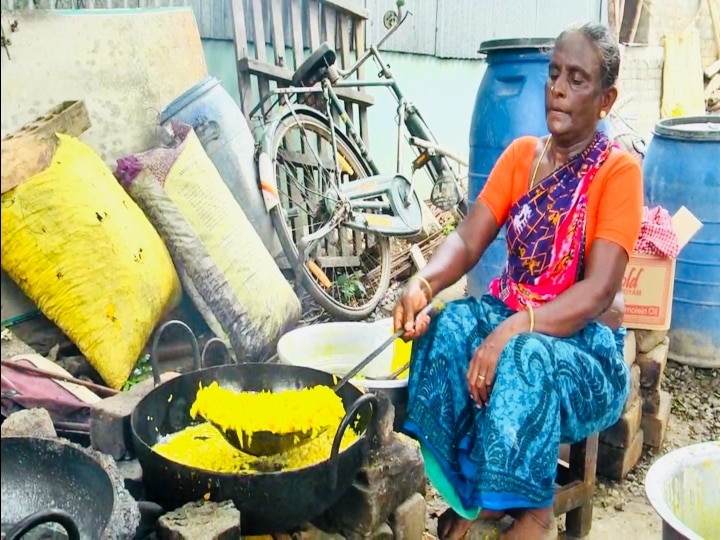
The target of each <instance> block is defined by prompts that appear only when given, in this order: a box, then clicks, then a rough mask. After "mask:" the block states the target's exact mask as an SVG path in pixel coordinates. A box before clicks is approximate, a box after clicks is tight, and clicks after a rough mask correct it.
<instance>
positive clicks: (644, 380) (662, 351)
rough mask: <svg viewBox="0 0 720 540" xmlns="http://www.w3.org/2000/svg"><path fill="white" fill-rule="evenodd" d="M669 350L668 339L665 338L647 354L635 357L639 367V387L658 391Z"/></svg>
mask: <svg viewBox="0 0 720 540" xmlns="http://www.w3.org/2000/svg"><path fill="white" fill-rule="evenodd" d="M669 348H670V339H669V338H667V337H666V338H665V339H664V340H663V341H662V342H661V343H659V344H658V345H656V346H655V347H653V348H652V349H650V350H649V351H648V352H646V353H640V354H638V355H637V360H636V361H637V364H638V365H639V366H640V386H641V387H642V388H645V389H648V390H652V389H655V390H659V389H660V383H661V382H662V376H663V372H664V371H665V365H666V364H667V357H668V350H669Z"/></svg>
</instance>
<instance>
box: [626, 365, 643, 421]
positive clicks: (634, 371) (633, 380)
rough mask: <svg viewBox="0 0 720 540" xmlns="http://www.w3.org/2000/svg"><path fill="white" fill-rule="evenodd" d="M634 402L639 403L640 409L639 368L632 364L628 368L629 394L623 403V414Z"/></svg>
mask: <svg viewBox="0 0 720 540" xmlns="http://www.w3.org/2000/svg"><path fill="white" fill-rule="evenodd" d="M636 401H639V402H640V407H641V408H642V397H641V396H640V366H638V365H637V364H633V365H632V366H631V367H630V393H629V394H628V397H627V401H626V402H625V408H624V409H623V414H624V413H626V412H627V411H628V410H629V409H630V408H631V407H632V406H633V404H634V403H635V402H636Z"/></svg>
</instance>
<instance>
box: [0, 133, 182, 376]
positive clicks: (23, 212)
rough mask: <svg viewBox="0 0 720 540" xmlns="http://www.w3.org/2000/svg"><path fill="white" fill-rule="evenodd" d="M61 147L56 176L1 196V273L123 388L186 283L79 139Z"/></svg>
mask: <svg viewBox="0 0 720 540" xmlns="http://www.w3.org/2000/svg"><path fill="white" fill-rule="evenodd" d="M58 139H59V145H58V148H57V150H56V151H55V154H54V155H53V157H52V161H51V162H50V165H49V167H48V168H47V169H45V170H44V171H42V172H40V173H39V174H36V175H34V176H32V177H31V178H29V179H28V180H26V181H24V182H22V183H20V184H19V185H17V186H16V187H15V188H13V189H12V190H10V191H8V192H7V193H5V194H3V196H2V267H3V268H4V269H5V271H6V272H7V273H8V274H9V275H10V277H11V278H12V279H13V281H15V282H16V283H17V284H18V285H19V286H20V288H21V289H22V290H23V292H24V293H25V294H26V295H27V296H28V297H29V298H30V299H31V300H33V301H34V302H35V303H36V304H37V306H38V307H39V308H40V310H41V311H42V312H43V313H44V314H45V316H47V317H48V318H49V319H51V320H52V321H53V322H55V324H57V325H58V327H59V328H60V329H61V330H62V331H63V332H65V334H66V335H67V336H68V337H69V338H70V339H71V340H72V341H73V342H74V343H75V345H77V347H78V349H80V351H81V352H82V354H83V355H84V356H85V357H86V358H87V360H88V362H89V363H90V364H91V365H92V366H93V367H94V368H95V369H96V370H97V372H98V373H99V374H100V376H101V377H102V378H103V380H104V381H105V382H106V383H107V384H108V385H109V386H111V387H113V388H120V387H122V385H123V384H124V383H125V381H127V378H128V376H129V375H130V373H131V372H132V370H133V368H134V366H135V364H136V362H137V359H138V357H139V356H140V354H141V353H142V350H143V348H144V346H145V344H146V343H147V341H148V339H149V338H150V335H151V333H152V331H153V329H154V327H155V325H156V324H157V322H158V320H159V319H160V317H161V316H162V315H163V313H164V312H165V311H166V310H167V309H170V308H172V307H173V306H174V304H175V302H176V301H177V300H178V299H179V296H180V282H179V279H178V276H177V274H176V272H175V268H174V266H173V263H172V260H171V258H170V254H169V253H168V251H167V249H166V247H165V245H164V244H163V242H162V240H161V239H160V237H159V236H158V234H157V232H156V231H155V229H154V228H153V227H152V225H151V224H150V222H149V221H148V220H147V218H146V217H145V215H144V214H143V213H142V211H141V210H140V208H138V206H137V205H136V204H135V203H134V202H133V200H132V199H131V198H130V197H129V196H128V195H127V194H126V193H125V191H124V190H123V189H122V187H121V186H119V185H118V183H117V181H116V180H115V178H114V177H113V175H112V172H111V171H110V170H109V169H108V167H107V166H106V165H105V163H103V161H102V160H101V159H100V157H98V156H97V155H96V154H95V152H93V150H92V149H91V148H90V147H88V146H87V145H85V144H84V143H82V142H81V141H79V140H78V139H76V138H74V137H70V136H67V135H58Z"/></svg>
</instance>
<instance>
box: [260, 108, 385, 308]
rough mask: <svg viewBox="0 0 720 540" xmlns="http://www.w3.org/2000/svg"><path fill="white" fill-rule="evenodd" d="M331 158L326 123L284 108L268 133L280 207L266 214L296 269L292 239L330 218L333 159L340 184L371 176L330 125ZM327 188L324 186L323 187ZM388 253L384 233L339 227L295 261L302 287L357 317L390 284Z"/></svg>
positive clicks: (307, 111) (324, 302) (317, 116)
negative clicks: (334, 151) (300, 261)
mask: <svg viewBox="0 0 720 540" xmlns="http://www.w3.org/2000/svg"><path fill="white" fill-rule="evenodd" d="M335 137H336V144H337V152H338V159H337V160H335V159H334V157H333V155H332V142H331V141H332V139H331V132H330V123H329V121H328V119H327V117H326V116H324V115H323V114H321V113H319V112H316V111H313V110H312V109H303V110H302V111H300V110H295V111H294V113H293V112H288V113H286V114H285V116H284V117H282V118H281V119H280V120H279V121H278V124H277V127H276V129H275V132H274V134H273V143H272V147H271V149H270V152H269V154H270V157H271V159H272V161H273V164H274V168H275V175H276V182H277V187H278V195H279V198H280V204H279V205H278V206H276V207H275V208H274V209H273V211H272V212H271V218H272V220H273V224H274V226H275V230H276V232H277V235H278V238H279V240H280V244H281V245H282V248H283V251H284V252H285V255H286V257H287V258H288V260H289V262H290V264H291V265H292V266H293V268H297V261H298V253H299V252H298V247H297V246H298V242H299V241H300V240H301V238H302V237H303V236H304V235H306V234H309V233H312V232H314V231H316V230H317V229H319V228H320V227H321V226H322V225H323V224H325V223H327V221H328V220H329V218H330V214H331V212H330V210H329V208H330V207H331V202H330V199H329V198H328V196H327V195H328V193H329V190H330V188H331V187H332V185H333V182H334V181H335V180H334V177H335V175H334V170H335V164H336V163H338V162H339V164H340V169H341V171H340V173H341V174H340V175H339V180H338V182H339V183H341V184H342V183H345V182H352V181H353V180H358V179H361V178H366V177H368V176H370V174H371V171H370V168H369V166H368V165H367V162H366V161H365V160H364V159H363V158H362V156H361V154H360V152H359V151H358V150H357V148H356V147H355V146H354V145H353V144H352V143H351V142H350V141H349V140H348V138H347V137H346V136H345V135H344V134H343V133H341V132H340V131H339V130H338V129H337V128H336V129H335ZM330 192H331V191H330ZM390 267H391V254H390V242H389V239H388V238H387V237H384V236H381V235H378V234H374V233H367V232H361V231H357V230H353V229H351V228H349V227H345V226H343V224H342V223H341V224H340V226H339V227H337V228H336V229H334V230H333V231H332V232H330V233H329V234H328V235H327V236H326V237H325V238H323V240H321V241H320V242H319V243H318V245H317V246H316V248H315V249H313V251H312V252H311V253H309V254H308V257H307V259H306V260H305V261H304V263H303V265H302V276H301V278H302V284H303V286H304V288H305V289H306V290H307V292H308V293H309V294H310V295H311V296H312V297H313V298H314V299H315V300H316V301H317V303H318V304H319V305H320V306H322V307H323V308H324V309H325V310H326V311H327V312H328V313H330V314H331V315H333V316H335V317H337V318H339V319H344V320H350V321H356V320H360V319H364V318H365V317H367V316H368V315H370V313H372V311H373V310H374V309H375V308H376V307H377V305H378V304H379V303H380V301H381V300H382V299H383V297H384V296H385V293H386V292H387V289H388V286H389V284H390Z"/></svg>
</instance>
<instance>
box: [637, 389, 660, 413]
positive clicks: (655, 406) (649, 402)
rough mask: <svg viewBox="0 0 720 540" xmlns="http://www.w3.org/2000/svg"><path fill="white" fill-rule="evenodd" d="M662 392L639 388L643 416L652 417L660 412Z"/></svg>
mask: <svg viewBox="0 0 720 540" xmlns="http://www.w3.org/2000/svg"><path fill="white" fill-rule="evenodd" d="M661 394H662V390H658V389H650V390H646V389H645V388H640V397H641V398H642V402H643V416H646V415H647V416H653V415H656V414H657V413H658V411H659V410H660V398H661Z"/></svg>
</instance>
